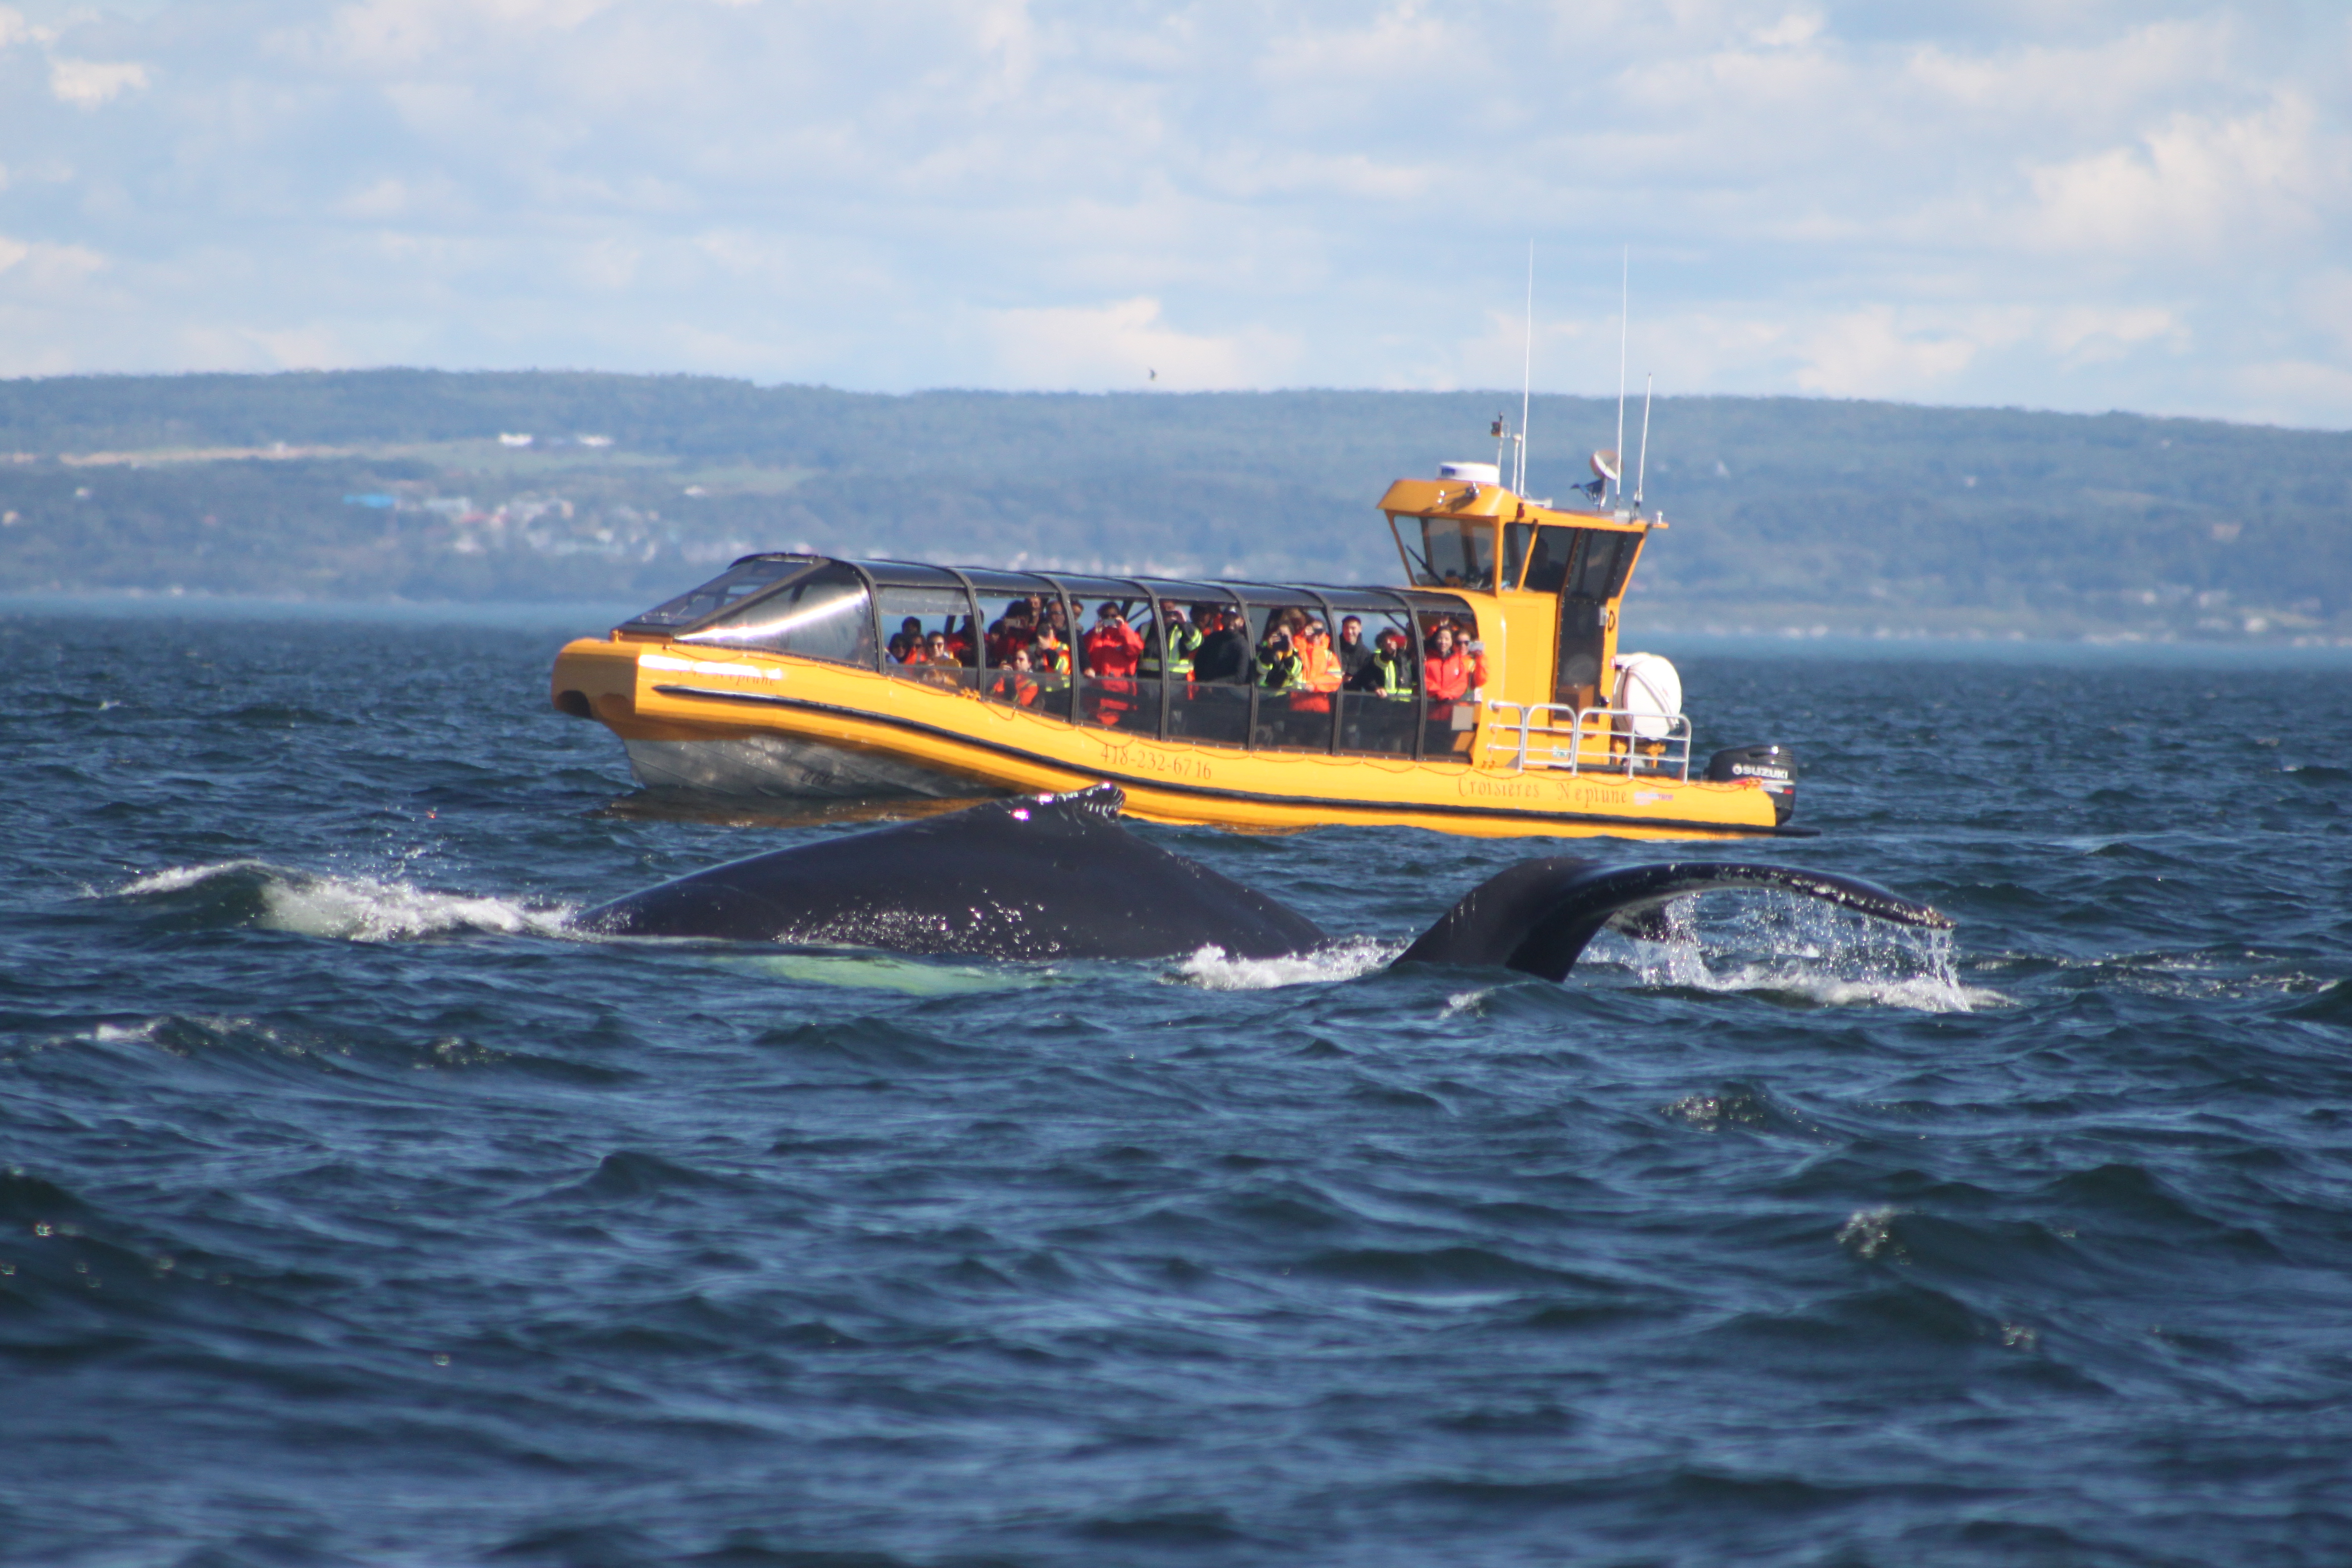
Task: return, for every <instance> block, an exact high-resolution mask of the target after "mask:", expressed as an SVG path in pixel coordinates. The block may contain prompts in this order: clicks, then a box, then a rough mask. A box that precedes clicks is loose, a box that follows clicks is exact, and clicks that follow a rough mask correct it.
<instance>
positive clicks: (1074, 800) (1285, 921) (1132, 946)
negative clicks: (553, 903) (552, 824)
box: [577, 784, 1330, 960]
mask: <svg viewBox="0 0 2352 1568" xmlns="http://www.w3.org/2000/svg"><path fill="white" fill-rule="evenodd" d="M1125 800H1126V797H1125V796H1124V795H1122V794H1121V793H1120V792H1119V791H1118V789H1117V788H1116V787H1115V786H1113V785H1109V784H1102V785H1097V787H1095V788H1093V789H1089V790H1085V791H1081V792H1079V793H1077V794H1075V795H1046V796H1032V797H1028V798H1023V799H1014V800H1006V801H991V802H989V803H987V804H985V805H975V806H971V807H968V808H967V809H965V810H962V811H957V812H951V813H948V814H946V815H943V816H932V817H926V818H923V819H921V820H919V821H914V822H902V823H899V824H898V825H896V826H890V827H885V828H880V829H877V830H876V831H874V832H870V833H858V834H852V835H848V836H845V837H839V838H830V839H826V840H824V841H823V842H820V843H816V844H803V845H800V846H798V847H794V848H791V849H780V850H777V851H776V852H774V853H773V854H769V855H760V856H755V857H753V858H751V859H748V860H738V861H734V862H732V863H731V864H729V865H725V866H719V867H714V868H711V869H710V870H708V871H698V872H696V873H694V874H693V875H691V876H687V877H680V878H678V879H677V880H675V881H671V882H664V883H663V884H661V885H660V886H659V887H656V888H648V889H646V890H645V891H644V892H641V893H635V894H632V895H631V896H629V897H627V898H625V899H616V900H614V901H613V902H611V903H608V904H601V905H599V906H597V907H596V908H594V909H593V910H588V911H586V912H585V913H583V915H581V916H580V917H579V920H578V921H577V923H578V924H579V925H580V926H581V927H582V929H583V930H588V931H598V932H602V933H604V934H607V935H614V936H683V937H716V938H719V939H721V940H726V941H733V942H794V943H805V944H808V945H811V946H829V947H830V946H840V947H874V948H884V949H887V950H889V951H891V952H908V953H919V954H944V953H955V954H961V955H966V956H971V957H980V958H1013V959H1031V960H1047V959H1058V958H1166V957H1171V956H1172V955H1175V954H1178V953H1185V952H1193V951H1195V950H1197V949H1199V948H1202V947H1205V946H1210V945H1214V946H1217V947H1221V948H1223V949H1224V950H1225V951H1226V952H1230V953H1232V954H1234V955H1235V956H1236V957H1242V958H1277V957H1280V956H1282V955H1283V954H1285V953H1291V952H1302V951H1304V950H1306V949H1308V948H1312V947H1315V946H1318V945H1319V944H1321V943H1323V942H1328V940H1330V939H1329V938H1328V936H1326V935H1325V933H1324V932H1323V931H1322V929H1321V928H1320V927H1318V926H1317V925H1316V924H1315V923H1314V922H1313V921H1309V920H1307V918H1306V917H1304V916H1302V915H1299V914H1297V913H1296V912H1294V911H1293V910H1288V909H1286V908H1284V907H1283V906H1282V905H1281V904H1278V903H1276V901H1275V900H1272V899H1269V898H1267V897H1266V896H1265V894H1263V893H1259V892H1255V891H1253V890H1252V889H1248V888H1244V887H1243V886H1242V885H1241V884H1240V883H1238V882H1235V881H1233V880H1231V879H1227V878H1224V877H1221V876H1219V875H1218V874H1217V873H1216V872H1214V871H1212V870H1210V869H1209V868H1207V867H1206V866H1203V865H1201V864H1200V863H1199V862H1197V861H1193V860H1188V859H1186V858H1184V857H1182V856H1181V855H1173V854H1171V853H1169V852H1168V851H1167V850H1165V849H1161V848H1160V847H1157V846H1154V845H1151V844H1147V843H1145V842H1144V841H1143V840H1142V839H1140V838H1138V837H1136V836H1135V835H1134V834H1132V833H1129V832H1128V831H1127V829H1126V828H1124V827H1122V826H1119V825H1118V813H1119V808H1120V806H1121V805H1124V804H1125Z"/></svg>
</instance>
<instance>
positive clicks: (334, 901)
mask: <svg viewBox="0 0 2352 1568" xmlns="http://www.w3.org/2000/svg"><path fill="white" fill-rule="evenodd" d="M114 896H115V897H116V898H120V899H126V900H133V901H139V902H150V903H154V904H157V905H161V906H165V907H177V908H178V909H180V910H184V911H185V912H187V913H190V914H193V915H194V916H195V917H196V919H197V920H198V921H199V923H208V924H220V925H251V926H257V927H259V928H261V929H262V930H265V931H292V932H294V933H296V934H298V935H301V936H315V937H323V938H328V939H330V940H333V941H340V942H404V941H413V940H415V939H416V938H418V937H426V936H438V935H442V934H445V933H454V932H463V931H478V932H488V933H491V934H496V935H505V936H516V935H525V934H529V935H537V936H561V935H564V934H566V926H567V922H568V921H570V919H571V917H572V912H573V911H572V907H571V906H569V905H540V906H534V905H530V904H526V903H524V902H522V901H521V900H517V899H499V898H481V897H477V896H474V895H471V894H466V893H442V892H435V891H432V890H431V889H425V888H419V887H416V886H415V885H414V884H413V883H409V882H404V881H395V880H390V879H383V878H377V877H339V876H331V875H322V874H320V873H316V872H310V871H297V870H289V869H288V868H284V867H279V866H272V865H270V864H268V862H267V861H262V860H224V861H219V862H216V863H214V864H211V865H203V866H174V867H173V868H169V869H168V870H163V871H157V872H154V873H153V874H152V875H149V876H145V877H141V878H139V879H136V880H134V881H131V882H129V883H127V884H125V885H124V886H123V887H121V889H117V890H116V892H115V894H114Z"/></svg>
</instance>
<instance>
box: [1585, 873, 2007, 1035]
mask: <svg viewBox="0 0 2352 1568" xmlns="http://www.w3.org/2000/svg"><path fill="white" fill-rule="evenodd" d="M1725 909H1726V906H1722V905H1716V906H1711V907H1710V908H1709V909H1708V910H1707V912H1709V913H1714V912H1716V911H1717V910H1725ZM1699 912H1700V911H1699V910H1698V908H1697V906H1696V905H1693V906H1686V907H1685V908H1682V909H1678V910H1676V911H1675V913H1676V915H1677V917H1678V918H1679V919H1680V920H1681V921H1682V926H1683V929H1682V932H1681V934H1680V935H1678V936H1677V938H1676V939H1675V940H1674V941H1670V942H1642V941H1635V940H1633V939H1629V938H1627V937H1624V936H1622V935H1619V934H1617V933H1615V932H1607V931H1604V932H1603V933H1602V934H1601V937H1600V938H1598V939H1597V940H1595V942H1593V944H1592V947H1591V950H1590V951H1589V952H1587V954H1586V955H1585V956H1586V962H1587V963H1591V964H1592V965H1594V966H1595V967H1596V968H1599V967H1608V966H1614V967H1616V968H1619V969H1622V970H1624V971H1628V972H1630V973H1631V974H1632V977H1633V981H1634V983H1635V984H1639V985H1644V986H1653V985H1654V986H1670V987H1675V988H1677V989H1683V990H1695V991H1717V992H1727V993H1728V992H1769V993H1772V994H1780V995H1786V996H1797V997H1801V998H1803V999H1804V1000H1806V1001H1809V1002H1811V1003H1814V1004H1816V1005H1820V1006H1824V1007H1899V1008H1904V1009H1906V1010H1908V1011H1912V1012H1919V1013H1972V1012H1975V1011H1977V1010H1978V1009H1979V1008H1981V1007H2005V1006H2009V1005H2011V1001H2010V998H2008V997H2007V996H2004V995H2002V994H2000V992H1998V991H1992V990H1988V989H1985V988H1983V987H1981V986H1973V985H1967V984H1962V983H1961V980H1960V976H1959V972H1958V962H1957V959H1956V958H1955V956H1954V952H1953V947H1952V937H1951V933H1950V932H1949V931H1927V930H1919V929H1915V928H1912V927H1906V926H1897V925H1893V924H1890V923H1888V922H1886V921H1876V920H1872V919H1870V918H1868V917H1866V916H1864V915H1860V914H1856V913H1854V912H1853V911H1851V910H1840V909H1836V908H1833V907H1832V906H1830V905H1827V904H1822V903H1819V902H1816V901H1815V900H1810V899H1801V898H1797V897H1795V896H1794V895H1788V894H1767V895H1763V896H1761V897H1759V896H1756V895H1743V896H1742V898H1741V899H1739V900H1737V901H1735V902H1731V903H1729V904H1728V906H1727V917H1728V918H1725V919H1719V920H1717V919H1710V920H1706V921H1699V920H1697V919H1696V915H1697V914H1698V913H1699Z"/></svg>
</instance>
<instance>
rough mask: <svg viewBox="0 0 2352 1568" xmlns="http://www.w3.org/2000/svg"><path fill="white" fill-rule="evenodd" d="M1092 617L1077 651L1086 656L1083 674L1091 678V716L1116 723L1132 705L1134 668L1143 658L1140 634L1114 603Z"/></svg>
mask: <svg viewBox="0 0 2352 1568" xmlns="http://www.w3.org/2000/svg"><path fill="white" fill-rule="evenodd" d="M1095 616H1096V619H1095V624H1094V628H1093V629H1092V630H1091V631H1089V632H1087V637H1086V641H1085V642H1084V643H1083V644H1082V645H1080V647H1079V651H1080V652H1081V653H1083V654H1084V655H1085V656H1086V666H1087V674H1088V675H1091V676H1093V677H1094V678H1095V700H1094V703H1093V704H1092V711H1093V716H1094V718H1095V719H1096V721H1097V722H1098V723H1102V724H1111V725H1116V724H1118V723H1120V722H1122V721H1124V720H1125V719H1126V718H1127V715H1128V714H1129V712H1130V711H1131V710H1133V709H1134V707H1135V667H1136V666H1137V664H1139V663H1140V662H1141V660H1142V658H1143V637H1142V634H1141V633H1139V632H1138V631H1137V630H1136V629H1135V628H1134V627H1133V626H1129V625H1128V624H1127V615H1126V613H1125V612H1124V611H1122V610H1121V609H1120V608H1119V607H1118V605H1113V604H1108V603H1106V604H1105V605H1103V606H1102V608H1101V609H1099V610H1097V611H1096V612H1095Z"/></svg>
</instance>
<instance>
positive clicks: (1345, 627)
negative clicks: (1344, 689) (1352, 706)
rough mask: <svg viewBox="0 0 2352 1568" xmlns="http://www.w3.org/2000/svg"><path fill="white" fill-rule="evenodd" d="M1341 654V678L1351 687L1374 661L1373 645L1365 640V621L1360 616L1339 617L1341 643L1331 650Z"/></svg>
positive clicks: (1352, 687)
mask: <svg viewBox="0 0 2352 1568" xmlns="http://www.w3.org/2000/svg"><path fill="white" fill-rule="evenodd" d="M1331 651H1332V652H1333V653H1335V654H1338V655H1339V679H1340V680H1341V682H1342V683H1343V684H1345V685H1347V686H1348V687H1349V689H1354V687H1355V681H1356V678H1357V677H1358V676H1360V675H1361V674H1362V673H1363V672H1364V669H1365V668H1366V667H1367V666H1369V665H1370V663H1371V662H1372V648H1371V645H1370V643H1368V642H1366V641H1365V640H1364V623H1363V621H1362V619H1361V618H1360V616H1340V617H1339V646H1338V647H1335V648H1333V649H1332V650H1331Z"/></svg>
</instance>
